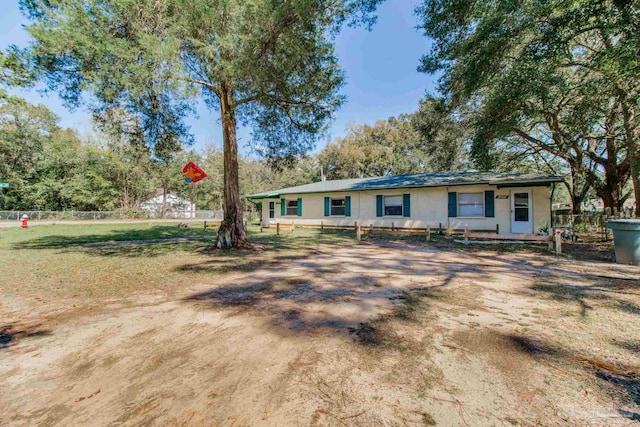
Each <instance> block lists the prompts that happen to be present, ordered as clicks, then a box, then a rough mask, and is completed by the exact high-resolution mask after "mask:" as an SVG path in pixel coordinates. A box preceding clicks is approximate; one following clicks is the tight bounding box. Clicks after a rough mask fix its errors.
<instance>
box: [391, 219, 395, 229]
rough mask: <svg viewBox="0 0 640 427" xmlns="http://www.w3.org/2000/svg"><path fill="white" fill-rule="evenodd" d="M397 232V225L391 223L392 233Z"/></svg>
mask: <svg viewBox="0 0 640 427" xmlns="http://www.w3.org/2000/svg"><path fill="white" fill-rule="evenodd" d="M395 230H396V223H395V222H393V221H391V231H395Z"/></svg>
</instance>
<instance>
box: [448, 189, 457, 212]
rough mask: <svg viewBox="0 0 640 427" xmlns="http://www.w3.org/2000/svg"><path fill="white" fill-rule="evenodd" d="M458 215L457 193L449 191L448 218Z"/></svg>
mask: <svg viewBox="0 0 640 427" xmlns="http://www.w3.org/2000/svg"><path fill="white" fill-rule="evenodd" d="M456 216H458V193H456V192H455V191H452V192H451V193H449V218H454V217H456Z"/></svg>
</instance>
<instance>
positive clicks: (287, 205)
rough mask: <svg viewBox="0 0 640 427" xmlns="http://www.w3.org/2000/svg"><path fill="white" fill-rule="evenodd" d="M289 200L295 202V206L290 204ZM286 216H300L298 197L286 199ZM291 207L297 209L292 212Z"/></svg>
mask: <svg viewBox="0 0 640 427" xmlns="http://www.w3.org/2000/svg"><path fill="white" fill-rule="evenodd" d="M289 202H294V203H295V206H289ZM284 203H285V205H284V216H298V199H284ZM289 209H295V212H294V213H292V214H290V213H289Z"/></svg>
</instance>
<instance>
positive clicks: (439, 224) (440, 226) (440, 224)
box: [438, 222, 442, 235]
mask: <svg viewBox="0 0 640 427" xmlns="http://www.w3.org/2000/svg"><path fill="white" fill-rule="evenodd" d="M438 234H439V235H442V223H441V222H439V223H438Z"/></svg>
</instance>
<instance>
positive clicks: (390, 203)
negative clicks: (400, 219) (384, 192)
mask: <svg viewBox="0 0 640 427" xmlns="http://www.w3.org/2000/svg"><path fill="white" fill-rule="evenodd" d="M384 214H385V216H402V196H384Z"/></svg>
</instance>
